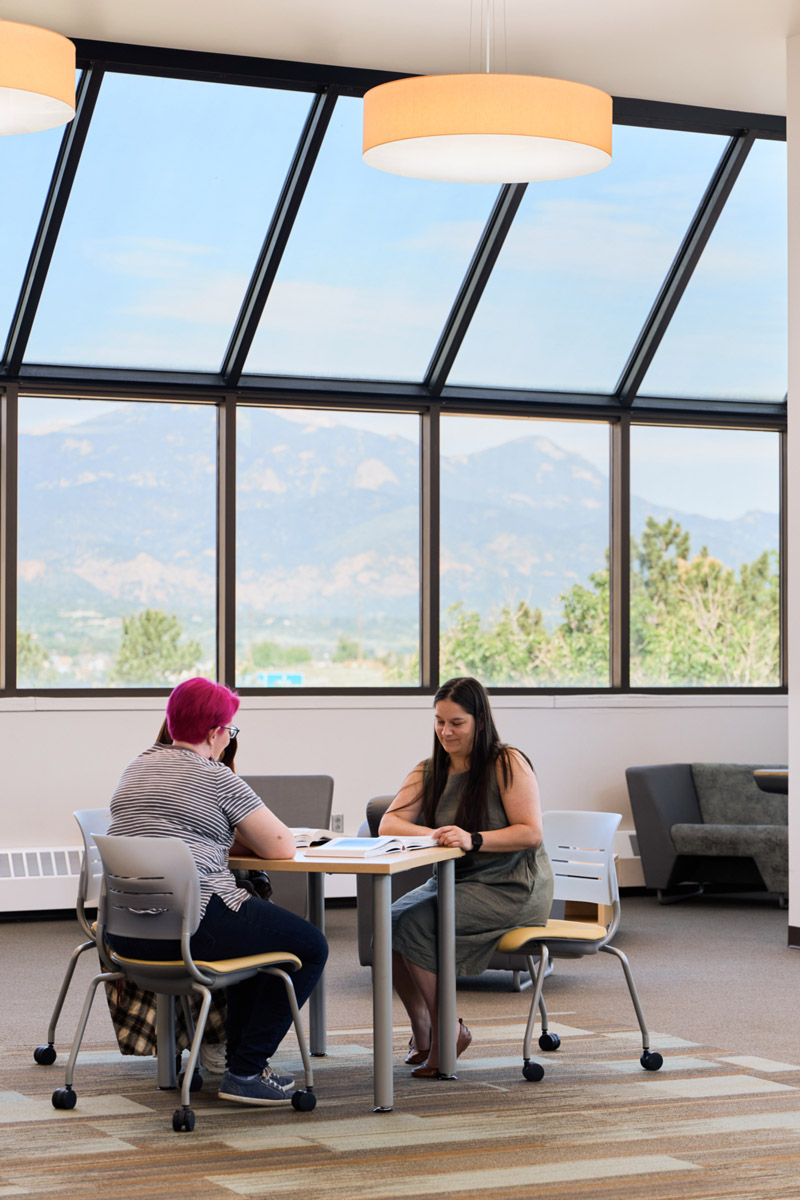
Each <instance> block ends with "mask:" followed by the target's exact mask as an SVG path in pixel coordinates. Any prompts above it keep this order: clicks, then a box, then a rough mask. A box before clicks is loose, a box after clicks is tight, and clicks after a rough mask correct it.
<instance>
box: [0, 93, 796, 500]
mask: <svg viewBox="0 0 800 1200" xmlns="http://www.w3.org/2000/svg"><path fill="white" fill-rule="evenodd" d="M309 104H310V97H309V96H308V95H306V94H303V93H282V92H276V91H270V90H268V89H259V88H245V87H223V86H220V85H216V84H213V83H203V82H197V81H178V80H159V79H148V78H145V77H139V76H124V75H114V74H109V75H107V76H106V78H105V80H104V82H103V84H102V87H101V91H100V97H99V101H98V105H97V109H96V112H95V116H94V119H93V122H92V127H91V129H90V132H89V136H88V138H87V142H86V147H85V150H84V154H83V158H82V161H81V165H80V169H79V171H78V175H77V178H76V181H75V185H74V188H73V193H72V197H71V200H70V203H69V205H68V208H67V212H66V216H65V220H64V224H63V228H62V232H61V236H60V239H59V243H58V246H57V249H56V253H55V256H54V260H53V264H52V267H51V271H50V274H49V277H48V280H47V283H46V286H45V289H44V294H43V297H42V303H41V306H40V310H39V314H38V316H37V319H36V322H35V324H34V328H33V332H32V336H31V341H30V345H29V349H28V355H27V359H28V361H31V362H37V361H43V362H55V363H87V364H96V365H108V366H131V367H154V368H158V367H164V368H173V367H174V368H189V369H191V368H196V369H200V370H215V369H216V368H217V367H218V366H219V362H220V359H221V356H222V354H223V352H224V349H225V346H226V344H227V341H228V337H229V335H230V329H231V326H232V323H233V320H234V318H235V315H236V312H237V310H238V307H239V305H240V303H241V300H242V297H243V296H244V292H245V288H246V286H247V282H248V279H249V275H250V272H251V269H252V266H253V263H254V261H255V258H256V255H257V253H258V250H259V247H260V245H261V241H262V239H263V237H264V233H265V231H266V228H267V225H268V223H269V218H270V215H271V213H272V210H273V208H274V205H275V202H276V199H277V196H278V194H279V191H280V187H281V183H282V181H283V178H284V175H285V172H286V169H287V166H288V164H289V162H290V159H291V156H292V153H293V150H294V147H295V144H296V141H297V137H298V135H299V133H300V130H301V129H302V125H303V122H304V120H305V117H306V114H307V112H308V108H309ZM59 136H60V135H59V133H58V131H48V132H47V133H43V134H34V135H27V136H26V137H24V138H22V137H18V138H4V139H0V169H2V171H3V175H4V177H5V178H6V179H13V180H14V186H13V187H6V188H4V189H3V191H2V199H0V215H2V219H3V228H4V230H5V231H6V235H7V236H6V237H4V238H3V239H2V242H0V323H2V322H5V323H6V324H7V323H8V321H9V320H10V317H11V313H12V311H13V305H14V302H15V299H16V294H17V291H18V288H19V284H20V282H21V280H22V275H23V272H24V268H25V261H26V254H27V247H28V246H29V244H30V241H31V239H32V237H33V234H34V232H35V227H36V223H37V220H38V214H39V212H40V209H41V205H42V202H43V200H44V196H45V193H46V189H47V185H48V181H49V176H50V172H51V170H52V165H53V162H54V159H55V155H56V152H57V148H58V143H59ZM360 137H361V104H360V102H359V101H356V100H352V99H342V100H340V101H339V102H338V104H337V107H336V110H335V113H334V118H333V121H332V124H331V128H330V130H329V133H328V136H327V138H326V141H325V143H324V145H323V149H322V152H321V154H320V158H319V161H318V164H317V167H316V170H315V172H314V174H313V175H312V178H311V182H310V184H309V188H308V192H307V195H306V199H305V202H304V204H303V206H302V208H301V210H300V214H299V217H298V219H297V222H296V225H295V228H294V231H293V234H292V236H291V238H290V240H289V244H288V247H287V250H286V253H285V256H284V259H283V262H282V264H281V267H280V270H279V273H278V277H277V279H276V282H275V286H274V289H273V293H272V295H271V297H270V300H269V303H268V305H267V308H266V310H265V313H264V317H263V319H262V323H261V327H260V329H259V331H258V334H257V336H256V340H255V343H254V346H253V350H252V352H251V355H250V359H249V362H248V364H247V366H248V369H250V370H260V371H267V372H269V371H275V372H286V373H298V374H312V375H313V374H315V373H317V374H328V375H333V376H340V377H347V376H349V375H354V376H363V377H367V378H370V377H375V378H378V377H380V378H389V379H392V378H394V379H400V380H403V379H409V380H411V379H418V378H420V377H421V376H422V374H423V372H424V370H425V367H426V365H427V362H428V359H429V357H430V354H431V352H432V350H433V348H434V345H435V343H436V339H437V337H438V334H439V331H440V329H441V326H442V323H443V321H444V319H445V317H446V315H447V312H448V310H449V307H450V305H451V303H452V300H453V298H454V296H455V293H456V290H457V288H458V285H459V282H460V280H461V278H462V276H463V273H464V270H465V268H466V266H467V264H468V262H469V259H470V256H471V254H472V252H473V249H474V246H475V243H476V241H477V239H478V237H479V235H480V231H481V229H482V227H483V225H484V223H485V220H486V217H487V215H488V213H489V211H490V209H491V206H492V204H493V202H494V199H495V196H496V195H497V189H496V188H494V187H491V186H489V185H469V184H466V185H462V184H443V183H431V182H426V181H418V180H408V179H403V178H400V177H397V176H389V175H385V174H383V173H381V172H377V171H373V170H371V169H370V168H367V167H365V166H364V164H363V163H362V161H361V144H360ZM724 144H725V139H723V138H720V137H716V136H709V135H703V134H687V133H680V132H673V131H663V130H644V129H633V128H627V127H616V128H615V131H614V158H613V162H612V164H611V166H610V167H608V168H607V169H606V170H605V171H601V172H599V173H597V174H596V175H590V176H586V177H583V178H580V179H575V180H565V181H560V182H556V183H548V184H538V185H531V186H530V187H529V188H528V191H527V193H526V196H525V198H524V200H523V204H522V207H521V209H520V212H519V214H518V217H517V220H516V222H515V224H514V226H513V227H512V230H511V233H510V235H509V238H508V240H507V242H506V244H505V246H504V248H503V251H502V253H501V255H500V259H499V261H498V264H497V267H496V269H495V272H494V274H493V276H492V279H491V281H490V283H489V286H488V288H487V290H486V293H485V295H484V297H483V300H482V302H481V304H480V305H479V307H478V310H477V313H476V315H475V318H474V320H473V323H472V325H471V327H470V329H469V331H468V333H467V337H466V339H465V342H464V345H463V347H462V350H461V352H460V354H459V356H458V358H457V359H456V363H455V367H454V370H453V373H452V376H451V380H452V381H453V382H463V383H486V384H499V385H509V386H520V387H534V388H555V389H557V388H559V387H562V388H567V389H583V388H585V389H587V390H597V391H607V390H609V389H610V388H611V387H613V385H614V383H615V381H616V378H617V375H618V374H619V372H620V370H621V369H622V366H623V365H624V362H625V359H626V357H627V354H628V352H629V350H630V348H631V345H632V343H633V339H634V338H635V337H636V334H637V333H638V331H639V329H640V328H641V325H642V323H643V321H644V319H645V317H646V315H647V312H648V310H649V307H650V304H651V303H652V300H653V299H654V297H655V294H656V292H657V290H658V286H659V284H660V283H661V280H662V279H663V276H664V273H665V272H666V270H667V268H668V266H669V263H670V261H671V259H672V256H673V255H674V253H675V250H676V249H677V246H678V244H679V241H680V239H681V236H682V234H683V232H684V230H685V228H686V225H687V223H688V221H689V219H690V217H691V214H692V212H693V211H694V209H695V207H696V205H697V203H698V201H699V199H700V197H701V195H702V193H703V191H704V189H705V186H706V184H707V181H708V178H709V176H710V174H711V172H712V170H713V168H714V166H715V164H716V162H717V161H718V158H719V156H720V154H721V152H722V150H723V148H724ZM785 178H786V166H785V146H784V145H783V144H782V143H757V144H756V146H755V147H754V149H753V151H752V153H751V155H750V158H749V159H748V161H747V163H746V164H745V168H744V171H743V172H742V176H741V178H740V180H739V182H738V183H737V185H736V187H735V188H734V191H733V194H732V196H731V199H730V201H729V203H728V205H727V207H726V209H725V212H724V213H723V216H722V218H721V220H720V222H719V224H718V226H717V228H716V230H715V232H714V234H713V236H712V238H711V241H710V243H709V246H708V248H707V250H706V253H705V255H704V256H703V258H702V259H701V262H700V266H699V267H698V270H697V272H696V273H695V276H694V278H693V280H692V282H691V284H690V287H689V289H688V291H687V294H686V296H685V298H684V301H683V304H682V305H681V306H680V307H679V309H678V312H677V314H676V316H675V318H674V320H673V323H672V326H671V328H670V330H669V331H668V333H667V336H666V338H665V340H664V343H663V345H662V347H661V349H660V351H659V353H658V354H657V356H656V358H655V360H654V363H653V365H652V367H651V370H650V372H649V374H648V377H647V379H646V380H645V389H644V390H645V391H646V392H648V393H653V394H662V393H669V392H672V393H674V394H677V395H684V394H696V395H708V396H723V397H724V396H737V395H744V396H753V397H765V398H774V399H775V398H779V397H780V396H782V395H783V392H784V390H785V387H786V314H785V309H786V280H785V267H786V206H785V190H786V189H785ZM46 407H47V406H46V405H45V404H44V403H43V404H42V405H41V406H40V407H39V412H40V416H39V417H37V418H36V424H41V423H42V420H43V419H44V413H45V409H46ZM50 409H51V418H52V419H61V418H63V416H64V410H63V409H60V408H59V403H58V402H53V403H52V404H51V406H50ZM51 418H47V419H51ZM303 419H306V418H305V417H304V418H303ZM333 419H341V420H343V421H346V422H348V423H355V424H358V425H360V426H361V427H364V426H369V424H370V420H371V418H369V417H359V418H355V417H354V416H353V415H347V416H345V415H343V416H342V417H341V418H333ZM375 421H376V425H375V427H376V428H380V429H381V430H385V429H387V428H391V427H392V426H391V423H387V419H386V418H383V417H381V418H375ZM409 421H411V425H409V424H408V422H409ZM451 425H452V428H449V427H448V428H449V432H448V439H449V441H448V445H450V446H453V447H454V451H453V452H468V451H469V450H470V449H474V448H477V447H478V446H480V445H486V444H498V443H501V442H503V441H504V440H509V439H510V438H512V437H516V436H520V435H521V434H524V433H526V432H528V431H527V430H525V429H523V430H521V431H520V429H519V427H518V426H515V424H514V423H513V422H509V421H484V422H482V423H477V424H476V423H471V422H469V421H459V422H452V423H451ZM396 426H397V432H400V433H402V435H403V436H408V435H409V434H408V433H406V432H405V431H407V430H409V429H412V433H411V434H410V436H415V433H414V432H413V418H403V419H398V421H397V423H396ZM456 427H457V428H456ZM698 433H699V431H698ZM556 435H557V436H556ZM487 439H488V441H487ZM553 440H554V441H557V442H559V444H561V445H563V446H564V448H565V449H570V450H574V451H575V452H577V453H582V454H584V455H585V456H586V457H587V458H589V459H590V460H591V461H592V462H593V463H594V464H595V465H596V466H597V467H598V468H599V469H601V470H604V469H606V461H607V460H606V447H607V438H606V432H605V429H604V428H603V429H602V430H601V432H600V436H598V432H597V430H596V429H593V428H592V427H591V426H588V425H581V424H577V425H572V426H570V425H568V424H567V423H563V422H562V423H556V426H554V434H553ZM712 440H713V441H714V446H713V448H712V446H711V441H712ZM695 447H699V448H700V449H698V450H697V451H696V450H695V449H694V448H695ZM775 447H776V439H775V437H774V436H773V435H758V434H752V435H750V434H736V435H730V436H724V435H722V434H720V435H719V436H718V437H717V438H716V439H714V438H709V437H705V438H703V437H699V436H697V437H696V436H695V435H694V434H692V433H690V434H687V435H679V434H678V433H676V432H674V431H663V432H662V434H660V435H659V437H658V438H657V439H655V440H653V439H648V438H642V439H640V441H639V450H638V466H637V465H636V464H635V470H639V471H640V472H641V474H640V476H636V478H641V481H642V486H643V487H644V486H645V485H646V488H647V498H648V499H650V500H651V501H653V502H655V503H671V501H668V500H667V499H666V497H667V496H668V495H669V494H671V493H673V492H674V488H675V480H676V478H677V477H678V475H679V474H680V476H681V479H682V482H681V487H680V492H681V495H682V496H683V497H684V498H685V503H686V507H690V508H691V509H693V510H695V511H702V512H707V513H708V514H709V515H715V516H737V515H740V513H741V512H743V511H747V510H748V509H752V508H762V509H766V510H772V508H773V505H774V499H775V486H776V484H775V481H776V466H775V464H776V454H777V450H776V448H775ZM701 449H702V454H705V456H706V458H705V462H706V464H707V465H706V468H705V469H700V463H701V462H702V461H703V459H702V455H701V453H700V450H701ZM688 462H692V463H696V464H697V468H696V469H693V470H687V471H683V464H686V463H688ZM712 462H716V463H718V467H715V466H712Z"/></svg>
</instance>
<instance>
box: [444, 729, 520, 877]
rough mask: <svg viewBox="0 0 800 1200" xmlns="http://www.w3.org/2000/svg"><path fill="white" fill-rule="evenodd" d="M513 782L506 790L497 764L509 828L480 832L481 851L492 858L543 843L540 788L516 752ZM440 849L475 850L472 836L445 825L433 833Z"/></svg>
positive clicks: (457, 827)
mask: <svg viewBox="0 0 800 1200" xmlns="http://www.w3.org/2000/svg"><path fill="white" fill-rule="evenodd" d="M509 757H510V759H511V767H512V772H513V778H512V779H511V782H510V784H509V785H508V787H504V786H503V771H502V767H501V765H500V763H499V762H498V763H497V766H496V771H497V784H498V787H499V788H500V798H501V800H502V801H503V808H504V809H505V811H506V816H507V818H508V825H506V826H505V828H504V829H488V830H483V829H481V830H479V831H478V832H479V833H481V834H482V836H483V845H482V846H481V850H485V851H487V852H488V853H490V854H504V853H510V852H511V851H512V850H527V849H528V847H531V846H538V845H539V843H540V842H541V840H542V810H541V806H540V804H539V785H538V784H537V782H536V776H535V775H534V773H533V770H532V768H531V766H530V764H529V763H528V762H527V760H526V759H524V758H523V757H522V755H521V754H519V753H518V751H516V750H511V751H510V752H509ZM433 834H434V836H435V837H436V838H437V839H438V841H439V844H440V845H441V846H458V847H459V848H460V849H461V850H471V849H472V834H471V833H468V832H467V831H466V830H465V829H461V828H460V827H459V826H458V825H443V826H442V828H441V829H435V830H434V831H433Z"/></svg>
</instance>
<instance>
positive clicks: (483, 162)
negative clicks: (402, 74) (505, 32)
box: [364, 73, 612, 183]
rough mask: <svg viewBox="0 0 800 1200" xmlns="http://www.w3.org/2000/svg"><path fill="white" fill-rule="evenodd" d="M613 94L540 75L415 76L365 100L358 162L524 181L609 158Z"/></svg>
mask: <svg viewBox="0 0 800 1200" xmlns="http://www.w3.org/2000/svg"><path fill="white" fill-rule="evenodd" d="M611 121H612V103H611V97H610V96H609V95H608V94H607V93H606V92H601V91H599V90H598V89H597V88H593V87H588V86H586V85H585V84H582V83H570V82H569V81H568V80H565V79H545V78H541V77H539V76H536V75H500V74H491V73H487V74H469V75H420V76H417V77H415V78H411V79H397V80H393V81H392V82H391V83H382V84H379V86H378V87H375V88H372V89H371V90H370V91H368V92H367V93H366V95H365V96H364V162H365V163H367V164H368V165H369V166H371V167H377V169H378V170H380V171H389V172H390V173H392V174H395V175H409V176H413V177H414V178H416V179H441V180H460V181H462V182H472V183H524V182H530V181H533V180H543V179H567V178H570V177H571V176H575V175H588V174H590V173H591V172H592V171H599V170H600V169H601V168H602V167H606V166H608V164H609V163H610V162H611Z"/></svg>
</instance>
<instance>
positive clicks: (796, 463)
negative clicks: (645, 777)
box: [785, 25, 800, 941]
mask: <svg viewBox="0 0 800 1200" xmlns="http://www.w3.org/2000/svg"><path fill="white" fill-rule="evenodd" d="M795 28H797V26H796V25H795ZM786 46H787V58H786V149H787V166H788V188H789V205H788V212H789V401H788V405H789V428H790V430H791V427H792V426H791V422H792V420H793V411H794V409H795V408H797V407H798V405H800V223H799V222H798V220H797V216H796V213H797V207H798V204H800V35H797V36H795V37H792V38H789V40H788V41H787V43H786ZM788 460H789V461H788V472H787V492H788V494H787V503H786V514H785V519H786V522H787V528H788V534H789V536H788V547H787V563H786V570H787V582H788V601H787V606H786V611H787V622H786V624H787V628H788V644H789V678H790V679H793V680H794V681H795V684H794V688H793V689H792V690H791V695H790V700H789V711H788V728H789V729H790V730H791V732H792V737H791V741H790V746H791V747H792V756H791V757H792V759H793V760H795V761H790V762H789V771H790V773H792V774H793V775H794V778H795V779H797V778H798V772H800V763H798V762H797V761H796V755H797V752H798V746H799V745H800V742H799V741H798V735H799V734H800V703H798V694H797V680H798V679H800V639H799V638H798V636H797V625H796V623H795V620H794V616H795V613H797V612H798V611H800V540H798V534H797V531H798V529H800V486H799V485H798V475H797V473H798V470H800V441H799V440H798V439H797V437H795V436H794V435H792V436H791V437H789V439H788ZM796 809H797V810H798V811H800V792H799V791H798V789H797V788H795V790H794V792H790V793H789V925H790V926H793V927H794V928H795V929H796V928H798V927H800V887H798V886H797V884H798V882H800V820H798V817H797V813H796V812H795V810H796ZM796 940H797V939H796V938H795V941H796Z"/></svg>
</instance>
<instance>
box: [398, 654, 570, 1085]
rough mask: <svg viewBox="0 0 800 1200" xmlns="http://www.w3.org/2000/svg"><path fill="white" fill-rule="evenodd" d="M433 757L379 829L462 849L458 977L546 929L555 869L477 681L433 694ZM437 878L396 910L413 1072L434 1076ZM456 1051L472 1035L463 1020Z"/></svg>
mask: <svg viewBox="0 0 800 1200" xmlns="http://www.w3.org/2000/svg"><path fill="white" fill-rule="evenodd" d="M434 710H435V714H436V715H435V721H434V730H435V737H434V740H433V755H432V756H431V758H429V759H426V760H425V761H424V762H421V763H419V764H418V765H417V766H416V767H415V768H414V770H413V771H412V772H411V774H410V775H408V776H407V778H406V779H405V781H404V783H403V786H402V787H401V788H400V791H399V792H398V793H397V795H396V797H395V798H394V800H393V801H392V803H391V804H390V805H389V808H388V809H387V810H386V813H385V814H384V817H383V819H382V821H381V826H380V832H381V833H382V834H384V833H386V834H393V835H395V836H401V837H402V836H403V835H404V834H405V835H409V836H410V835H413V834H417V835H419V834H427V835H428V836H430V837H435V838H436V840H437V842H438V843H439V845H440V846H456V847H458V848H459V849H461V850H464V851H466V853H465V856H464V857H463V858H461V859H456V862H455V874H456V973H457V974H458V975H477V974H479V973H480V972H481V971H483V970H484V969H485V968H486V966H487V965H488V963H489V960H490V959H491V957H492V954H493V953H494V949H495V947H496V946H497V943H498V942H499V941H500V938H501V937H502V936H503V934H504V933H507V932H508V930H509V929H513V928H514V927H516V926H518V925H543V924H544V923H545V922H546V921H547V918H548V915H549V913H550V906H551V904H552V900H553V873H552V871H551V868H550V861H549V859H548V857H547V851H546V850H545V848H544V846H543V845H542V815H541V809H540V806H539V789H538V786H537V783H536V775H535V773H534V770H533V767H532V766H531V763H530V760H529V759H528V758H527V757H526V755H524V754H523V753H522V751H520V750H515V749H514V748H513V747H511V746H507V745H505V744H504V743H503V742H501V741H500V737H499V735H498V733H497V729H496V727H495V723H494V718H493V717H492V710H491V708H490V706H489V698H488V696H487V695H486V691H485V689H484V688H483V686H482V685H481V684H480V683H478V681H477V679H470V678H468V677H466V678H459V679H450V680H448V682H447V683H444V684H442V686H441V687H440V688H439V690H438V692H437V693H436V695H435V697H434ZM436 905H437V881H436V876H435V874H434V876H433V877H432V878H431V879H429V880H428V882H427V883H425V884H423V885H422V887H418V888H415V889H414V891H412V892H408V893H407V894H406V895H405V896H401V897H400V899H399V900H396V901H395V903H394V904H393V905H392V945H393V955H394V983H395V987H396V989H397V993H398V995H399V996H400V999H401V1000H402V1001H403V1004H404V1005H405V1008H406V1011H407V1012H408V1015H409V1018H410V1020H411V1040H410V1042H409V1052H408V1055H407V1057H406V1062H407V1063H409V1064H412V1065H414V1064H419V1065H418V1066H415V1069H414V1071H412V1074H413V1075H415V1076H417V1077H418V1078H427V1079H435V1078H437V1077H438V1074H439V1045H438V1021H439V1017H438V992H437V980H436ZM456 1037H457V1043H456V1051H457V1054H463V1052H464V1051H465V1050H466V1049H467V1047H468V1046H469V1044H470V1042H471V1041H472V1035H471V1034H470V1031H469V1030H468V1029H467V1027H466V1025H465V1024H464V1023H463V1021H461V1020H460V1019H459V1022H458V1029H457V1031H456Z"/></svg>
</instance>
